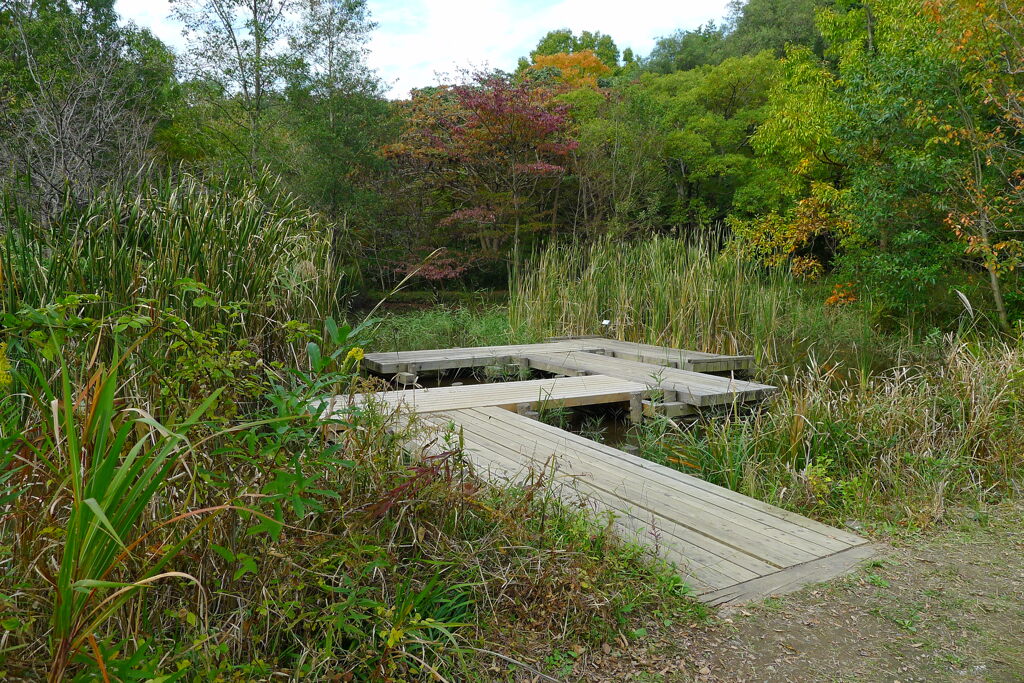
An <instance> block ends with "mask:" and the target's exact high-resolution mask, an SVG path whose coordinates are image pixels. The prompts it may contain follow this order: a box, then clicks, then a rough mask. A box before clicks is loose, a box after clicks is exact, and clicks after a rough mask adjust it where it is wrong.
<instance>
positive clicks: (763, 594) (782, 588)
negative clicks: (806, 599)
mask: <svg viewBox="0 0 1024 683" xmlns="http://www.w3.org/2000/svg"><path fill="white" fill-rule="evenodd" d="M876 554H877V550H876V549H875V548H874V547H873V546H871V545H870V544H864V545H858V546H854V547H852V548H848V549H847V550H843V551H840V552H838V553H834V554H832V555H828V556H826V557H821V558H818V559H816V560H811V561H809V562H805V563H803V564H799V565H795V566H792V567H787V568H785V569H782V570H779V571H777V572H775V573H773V574H768V575H767V576H761V577H758V578H756V579H750V580H749V581H744V582H743V583H738V584H736V585H734V586H729V587H727V588H720V589H718V590H714V591H707V592H703V593H702V592H700V591H698V598H699V599H700V600H701V601H702V602H706V603H708V604H709V605H716V606H719V607H726V606H730V605H740V604H744V603H749V602H753V601H755V600H763V599H764V598H767V597H770V596H773V595H784V594H786V593H792V592H793V591H797V590H800V589H801V588H804V587H805V586H808V585H810V584H814V583H821V582H822V581H828V580H830V579H834V578H837V577H839V576H843V575H844V574H849V573H850V572H852V571H854V570H856V569H857V568H858V567H859V566H860V565H861V564H863V563H864V562H865V561H866V560H868V559H870V558H871V557H873V556H874V555H876Z"/></svg>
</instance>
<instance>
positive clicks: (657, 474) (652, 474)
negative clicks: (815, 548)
mask: <svg viewBox="0 0 1024 683" xmlns="http://www.w3.org/2000/svg"><path fill="white" fill-rule="evenodd" d="M481 412H487V413H488V415H489V417H490V418H491V419H493V420H502V419H503V418H504V417H505V416H504V413H500V412H491V411H485V410H482V411H481ZM531 431H533V432H536V433H535V434H534V436H533V437H532V438H533V439H535V440H546V439H549V438H565V439H572V440H574V441H575V442H576V444H577V447H578V448H579V449H581V450H583V451H588V450H589V451H595V452H596V454H597V455H596V456H594V457H600V456H606V457H610V458H612V459H613V460H614V461H615V462H616V467H618V468H620V469H621V470H622V471H623V474H626V473H628V474H629V475H630V476H636V477H646V478H650V479H653V480H665V479H668V480H672V481H674V482H675V483H676V484H677V485H679V486H680V487H683V488H684V489H686V490H690V489H692V491H691V493H690V495H693V496H695V497H698V498H700V499H701V500H704V501H706V502H708V503H709V504H711V505H713V506H714V507H715V508H720V509H723V510H726V511H729V512H730V514H733V515H736V516H745V517H751V518H753V519H763V518H764V516H765V515H768V516H770V517H772V518H775V519H777V520H779V521H778V522H772V524H774V525H775V526H777V527H779V528H780V529H784V530H786V531H787V533H791V534H795V535H801V536H803V535H804V532H803V531H802V530H801V528H802V529H805V530H807V532H810V533H811V534H812V535H808V536H804V537H806V538H808V539H809V540H813V541H814V542H816V543H818V544H819V545H822V546H824V547H826V548H831V549H833V550H841V549H843V548H845V547H848V546H850V545H857V544H861V543H866V541H865V540H864V539H863V538H861V537H860V536H857V535H856V534H853V533H850V532H848V531H845V530H842V529H837V528H835V527H831V526H828V525H827V524H822V523H821V522H817V521H815V520H813V519H810V518H809V517H804V516H803V515H799V514H797V513H795V512H790V511H788V510H784V509H782V508H780V507H777V506H775V505H771V504H769V503H765V502H763V501H760V500H757V499H756V498H751V497H749V496H745V495H743V494H741V493H738V492H736V491H733V490H731V489H727V488H724V487H722V486H718V485H716V484H712V483H711V482H709V481H706V480H704V479H701V478H699V477H694V476H691V475H689V474H686V473H684V472H680V471H678V470H674V469H672V468H670V467H665V466H664V465H659V464H657V463H654V462H651V461H650V460H646V459H644V458H641V457H640V456H637V455H632V454H630V453H626V452H625V451H621V450H619V449H617V448H612V447H610V446H606V445H605V444H601V443H597V442H596V441H592V440H590V439H586V438H584V437H582V436H580V435H578V434H572V433H571V432H566V431H565V430H562V429H558V428H557V427H553V426H551V425H547V424H544V423H540V422H538V423H535V424H534V425H533V426H532V427H531ZM544 432H546V434H544ZM631 468H632V469H631Z"/></svg>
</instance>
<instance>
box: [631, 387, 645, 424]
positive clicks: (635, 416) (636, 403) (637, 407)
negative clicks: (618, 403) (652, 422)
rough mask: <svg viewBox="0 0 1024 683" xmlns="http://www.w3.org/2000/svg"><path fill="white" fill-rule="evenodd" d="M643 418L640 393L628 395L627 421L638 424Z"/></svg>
mask: <svg viewBox="0 0 1024 683" xmlns="http://www.w3.org/2000/svg"><path fill="white" fill-rule="evenodd" d="M643 419H644V404H643V395H642V394H633V395H632V396H630V397H629V421H630V422H632V423H633V424H640V422H642V421H643Z"/></svg>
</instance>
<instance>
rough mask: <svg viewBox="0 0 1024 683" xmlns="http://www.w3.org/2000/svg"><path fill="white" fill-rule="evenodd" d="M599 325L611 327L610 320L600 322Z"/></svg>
mask: <svg viewBox="0 0 1024 683" xmlns="http://www.w3.org/2000/svg"><path fill="white" fill-rule="evenodd" d="M601 324H602V325H611V324H612V321H611V320H602V321H601Z"/></svg>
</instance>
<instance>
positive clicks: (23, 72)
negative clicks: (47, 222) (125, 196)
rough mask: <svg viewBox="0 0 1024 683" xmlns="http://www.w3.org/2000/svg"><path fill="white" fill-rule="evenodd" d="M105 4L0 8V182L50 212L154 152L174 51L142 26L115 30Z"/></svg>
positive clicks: (118, 178)
mask: <svg viewBox="0 0 1024 683" xmlns="http://www.w3.org/2000/svg"><path fill="white" fill-rule="evenodd" d="M115 18H116V15H114V14H113V10H112V8H111V3H109V2H91V3H83V4H82V5H80V6H78V7H76V9H72V8H71V7H70V6H68V5H66V4H63V3H45V2H21V3H17V4H11V5H8V6H7V7H5V8H4V9H2V10H0V45H3V46H4V49H3V52H2V53H0V103H2V104H3V105H4V106H2V107H0V131H2V132H0V164H2V166H3V167H4V168H5V169H6V170H7V171H8V172H9V175H7V176H6V177H0V186H6V187H8V188H10V187H13V188H14V189H16V190H17V191H18V192H19V193H23V194H27V195H28V197H26V199H28V200H29V202H28V205H30V206H33V207H34V208H35V209H37V210H40V211H41V212H42V213H43V214H44V215H49V214H52V213H53V212H54V211H56V210H57V209H58V207H59V206H60V205H62V204H63V202H64V201H65V198H66V195H67V193H70V196H71V198H72V200H74V201H77V202H84V201H87V198H88V197H89V196H90V195H91V193H92V192H93V191H95V190H96V189H97V188H99V187H101V186H103V185H105V184H108V183H120V182H124V181H125V180H127V179H128V178H130V177H132V176H134V175H135V174H137V173H138V172H139V170H140V168H142V167H143V166H144V165H145V164H146V163H147V161H148V160H150V159H151V158H152V145H153V131H154V129H155V128H156V127H157V125H158V124H159V122H160V120H161V118H162V117H163V116H164V114H165V113H166V107H167V105H168V101H169V99H170V98H171V97H172V96H173V91H174V83H173V57H172V55H171V53H170V52H169V51H168V50H167V48H166V47H165V46H164V45H163V44H162V43H160V41H158V40H156V39H155V38H154V37H153V36H152V35H151V34H150V33H149V32H147V31H142V30H139V29H136V28H134V27H131V26H129V27H127V28H121V27H119V26H117V24H116V21H115Z"/></svg>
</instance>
